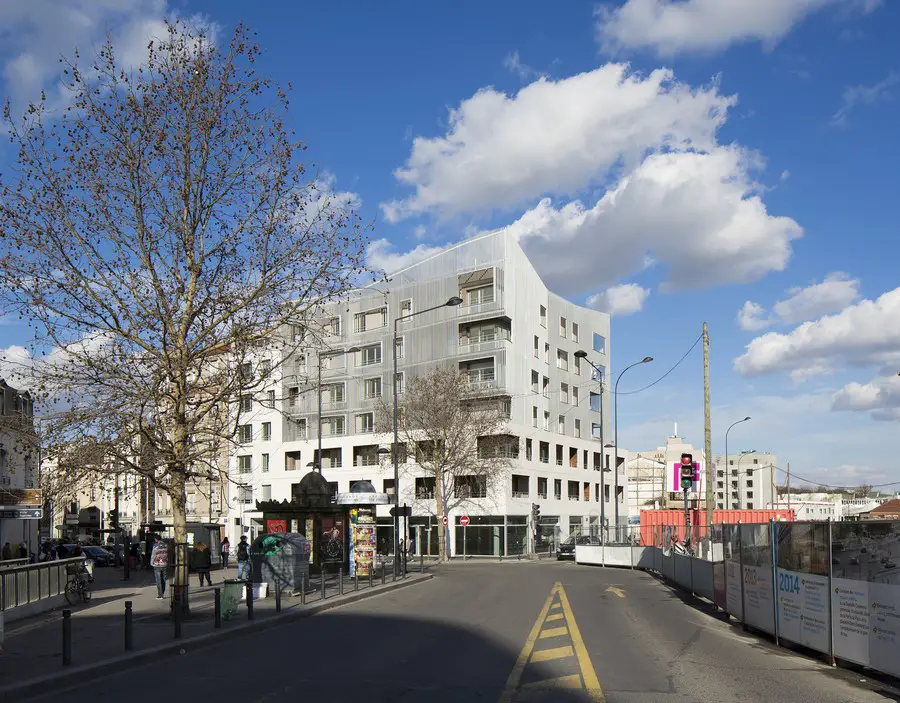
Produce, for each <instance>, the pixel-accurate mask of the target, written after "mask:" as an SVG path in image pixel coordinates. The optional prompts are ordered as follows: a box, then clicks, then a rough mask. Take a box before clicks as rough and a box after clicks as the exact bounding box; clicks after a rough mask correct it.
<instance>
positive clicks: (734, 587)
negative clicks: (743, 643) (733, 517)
mask: <svg viewBox="0 0 900 703" xmlns="http://www.w3.org/2000/svg"><path fill="white" fill-rule="evenodd" d="M722 540H723V546H724V548H725V610H726V611H727V612H728V614H729V615H731V616H733V617H735V618H737V619H738V620H743V619H744V607H743V603H742V601H741V581H742V580H743V576H742V574H741V531H740V529H739V526H738V525H723V526H722Z"/></svg>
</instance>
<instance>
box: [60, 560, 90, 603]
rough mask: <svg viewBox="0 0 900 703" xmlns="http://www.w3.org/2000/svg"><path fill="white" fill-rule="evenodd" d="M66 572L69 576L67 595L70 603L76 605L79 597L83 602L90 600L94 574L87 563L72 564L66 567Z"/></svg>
mask: <svg viewBox="0 0 900 703" xmlns="http://www.w3.org/2000/svg"><path fill="white" fill-rule="evenodd" d="M66 573H67V574H68V575H69V578H68V580H67V581H66V590H65V595H66V601H68V603H69V605H75V604H76V603H78V601H79V599H80V600H81V601H82V602H83V603H87V602H88V601H90V599H91V581H92V580H93V575H92V574H91V569H90V567H89V566H88V565H87V563H86V562H85V563H82V564H70V565H69V566H67V567H66Z"/></svg>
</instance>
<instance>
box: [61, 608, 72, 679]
mask: <svg viewBox="0 0 900 703" xmlns="http://www.w3.org/2000/svg"><path fill="white" fill-rule="evenodd" d="M62 625H63V627H62V637H63V647H62V663H63V666H69V665H70V664H71V663H72V611H71V610H69V609H68V608H66V609H65V610H63V619H62Z"/></svg>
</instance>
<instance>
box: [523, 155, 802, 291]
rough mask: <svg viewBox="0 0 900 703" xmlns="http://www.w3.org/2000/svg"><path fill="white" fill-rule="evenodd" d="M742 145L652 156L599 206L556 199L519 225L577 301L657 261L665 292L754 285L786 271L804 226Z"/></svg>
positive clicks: (552, 282) (551, 278) (550, 278)
mask: <svg viewBox="0 0 900 703" xmlns="http://www.w3.org/2000/svg"><path fill="white" fill-rule="evenodd" d="M756 165H758V162H757V160H756V159H755V157H754V155H752V154H750V153H748V152H746V151H744V150H742V149H740V148H739V147H717V148H715V149H713V150H712V151H710V152H709V153H699V152H684V153H667V154H654V155H652V156H649V157H648V158H647V159H646V160H645V161H644V162H643V163H642V164H641V165H640V166H638V167H637V168H636V169H635V170H634V171H633V172H632V173H631V174H629V175H628V176H626V177H624V178H622V179H621V180H620V181H619V182H618V184H616V186H615V187H614V188H612V189H611V190H609V191H607V192H606V194H605V195H604V196H603V197H602V198H601V199H600V200H599V201H598V202H597V203H596V204H595V205H594V206H593V207H589V208H588V207H585V206H584V205H583V204H582V203H581V202H580V201H574V202H569V203H568V204H566V205H563V206H561V207H554V206H553V204H552V203H551V201H550V200H549V199H544V200H542V201H541V202H540V203H538V205H537V206H535V207H534V208H532V209H531V210H529V211H527V212H526V213H525V214H524V215H522V217H520V218H519V219H518V220H517V221H516V222H514V223H513V224H512V225H510V229H511V230H512V231H513V233H514V235H515V236H516V237H517V238H518V239H519V240H520V242H521V244H522V246H523V248H524V249H525V252H526V253H527V254H528V256H529V258H530V259H531V261H532V263H533V264H534V265H535V267H536V268H537V270H538V272H539V273H540V274H541V276H542V278H543V279H544V281H545V282H546V283H547V285H548V286H549V287H550V288H551V289H552V290H554V291H556V292H558V293H560V294H561V295H576V294H580V293H583V292H585V291H586V290H590V289H591V288H594V289H595V290H596V287H597V286H603V285H608V284H611V283H614V282H615V281H616V280H617V279H620V278H622V276H623V275H627V274H630V273H633V272H636V271H640V270H642V269H643V268H644V267H645V266H646V265H647V262H648V261H652V262H654V265H664V266H665V267H666V278H665V281H664V282H663V284H662V286H661V289H662V290H664V291H665V290H675V289H688V288H700V287H704V286H710V285H717V284H723V283H742V282H746V281H752V280H755V279H758V278H760V277H761V276H763V275H765V274H766V273H769V272H770V271H781V270H783V269H784V268H785V266H786V265H787V262H788V259H789V258H790V255H791V241H792V240H793V239H796V238H797V237H800V236H801V235H802V229H801V228H800V226H799V225H798V224H797V223H796V222H795V221H794V220H792V219H790V218H788V217H776V216H772V215H770V214H769V213H768V212H767V211H766V207H765V205H764V203H763V202H762V199H761V198H760V197H759V195H758V194H757V193H756V185H755V183H754V182H753V180H752V178H751V175H750V171H751V169H752V168H753V167H754V166H756Z"/></svg>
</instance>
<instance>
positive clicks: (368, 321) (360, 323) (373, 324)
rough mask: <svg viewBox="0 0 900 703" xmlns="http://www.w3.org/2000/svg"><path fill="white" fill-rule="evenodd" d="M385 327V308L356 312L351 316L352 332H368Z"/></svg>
mask: <svg viewBox="0 0 900 703" xmlns="http://www.w3.org/2000/svg"><path fill="white" fill-rule="evenodd" d="M385 326H387V307H384V306H382V307H380V308H375V309H374V310H367V311H366V312H358V313H356V314H355V315H354V316H353V331H354V332H368V331H369V330H375V329H378V328H379V327H385Z"/></svg>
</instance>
